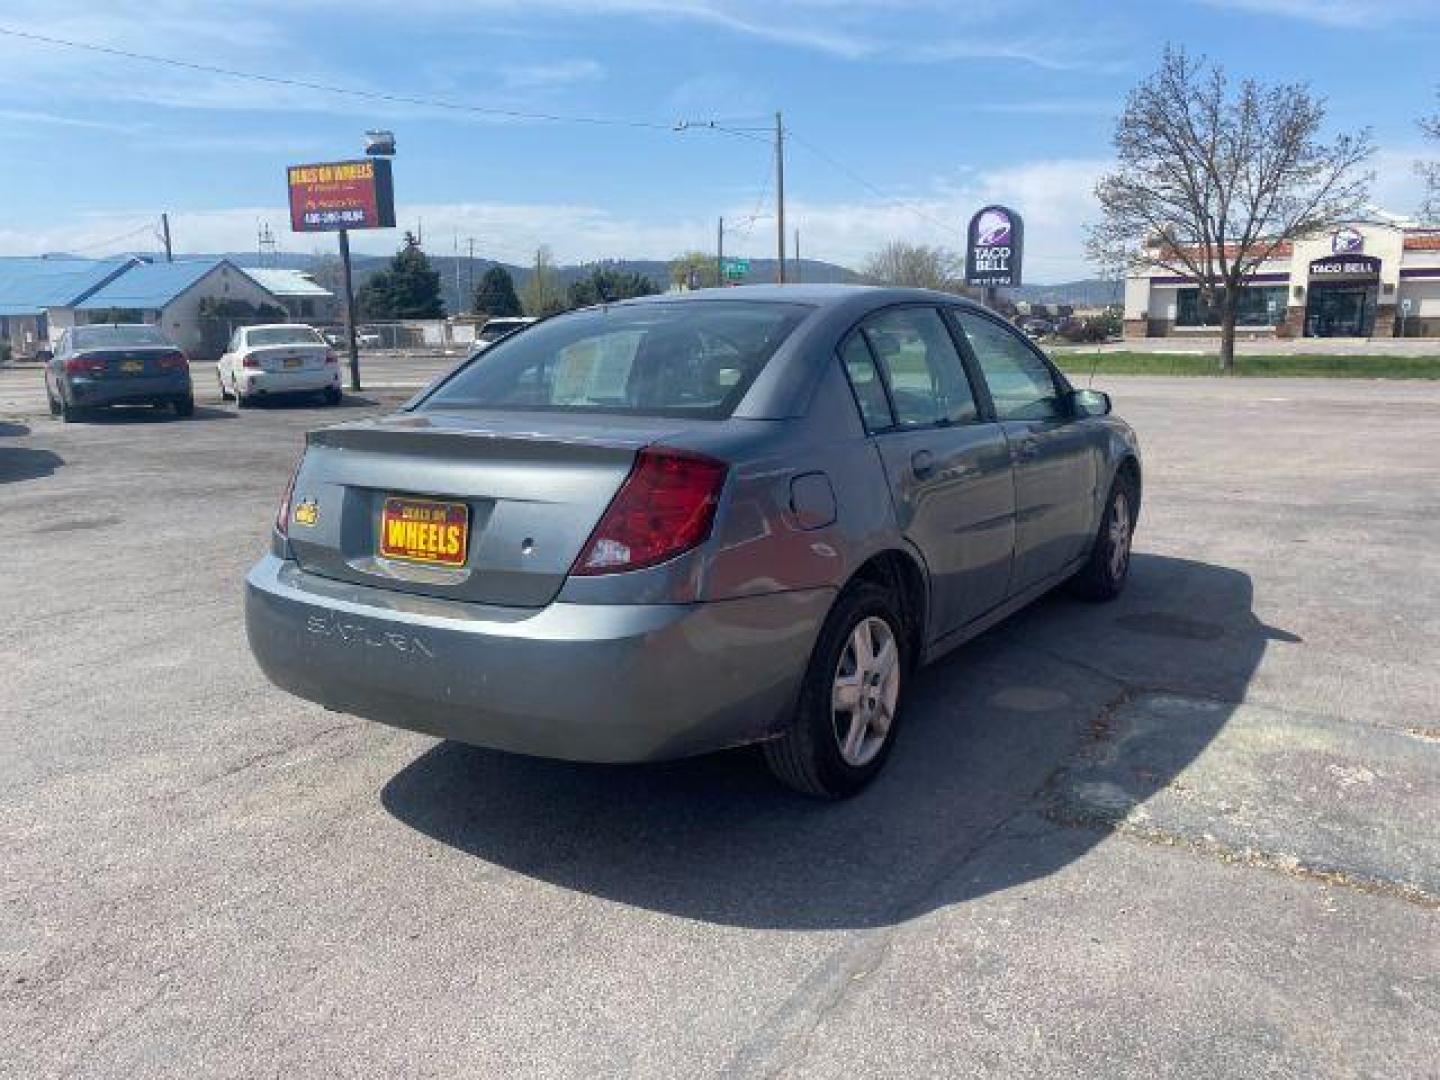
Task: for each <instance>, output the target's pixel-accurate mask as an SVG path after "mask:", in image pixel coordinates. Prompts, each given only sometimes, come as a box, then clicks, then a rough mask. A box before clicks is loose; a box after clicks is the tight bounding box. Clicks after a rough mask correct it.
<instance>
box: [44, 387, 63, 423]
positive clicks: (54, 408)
mask: <svg viewBox="0 0 1440 1080" xmlns="http://www.w3.org/2000/svg"><path fill="white" fill-rule="evenodd" d="M45 404H46V406H48V407H49V409H50V415H51V416H59V415H60V402H58V401H56V400H55V395H54V394H53V393H51V391H50V380H49V379H46V380H45Z"/></svg>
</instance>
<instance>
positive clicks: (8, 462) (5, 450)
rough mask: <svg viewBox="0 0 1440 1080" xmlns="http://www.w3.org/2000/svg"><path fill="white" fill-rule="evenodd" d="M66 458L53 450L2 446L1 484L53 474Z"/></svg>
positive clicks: (0, 450)
mask: <svg viewBox="0 0 1440 1080" xmlns="http://www.w3.org/2000/svg"><path fill="white" fill-rule="evenodd" d="M64 464H65V459H64V458H62V457H61V456H60V455H59V454H57V453H55V451H53V450H36V449H33V448H31V447H28V446H0V484H14V483H18V482H19V481H21V480H38V479H40V478H41V477H45V476H49V475H51V474H52V473H53V472H54V471H55V470H56V469H58V468H59V467H60V466H61V465H64Z"/></svg>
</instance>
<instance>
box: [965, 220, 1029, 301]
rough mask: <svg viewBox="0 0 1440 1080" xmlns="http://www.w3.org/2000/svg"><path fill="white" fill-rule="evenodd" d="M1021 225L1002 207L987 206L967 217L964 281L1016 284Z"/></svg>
mask: <svg viewBox="0 0 1440 1080" xmlns="http://www.w3.org/2000/svg"><path fill="white" fill-rule="evenodd" d="M1024 236H1025V227H1024V224H1023V222H1022V221H1021V220H1020V215H1019V214H1017V213H1015V211H1014V210H1011V209H1010V208H1009V207H1006V206H987V207H985V208H984V209H983V210H980V211H978V212H977V213H976V214H975V216H974V217H972V218H971V219H970V231H969V233H968V235H967V241H968V242H967V244H966V247H965V283H966V284H967V285H979V286H982V287H991V286H996V285H1019V284H1020V259H1021V256H1022V254H1023V253H1024Z"/></svg>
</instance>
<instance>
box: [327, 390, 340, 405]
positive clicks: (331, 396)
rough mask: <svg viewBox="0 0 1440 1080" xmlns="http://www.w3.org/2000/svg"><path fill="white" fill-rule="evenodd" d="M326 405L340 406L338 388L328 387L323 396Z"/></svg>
mask: <svg viewBox="0 0 1440 1080" xmlns="http://www.w3.org/2000/svg"><path fill="white" fill-rule="evenodd" d="M323 398H324V401H325V404H326V405H339V404H340V388H339V387H338V386H331V387H328V388H327V389H326V391H325V393H324V395H323Z"/></svg>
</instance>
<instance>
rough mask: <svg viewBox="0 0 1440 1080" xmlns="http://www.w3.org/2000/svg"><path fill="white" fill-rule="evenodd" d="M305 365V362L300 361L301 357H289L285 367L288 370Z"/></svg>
mask: <svg viewBox="0 0 1440 1080" xmlns="http://www.w3.org/2000/svg"><path fill="white" fill-rule="evenodd" d="M303 363H305V361H304V360H302V359H300V357H298V356H287V357H286V358H285V366H286V367H287V368H297V367H299V366H300V365H302V364H303Z"/></svg>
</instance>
